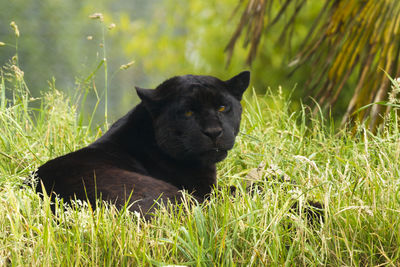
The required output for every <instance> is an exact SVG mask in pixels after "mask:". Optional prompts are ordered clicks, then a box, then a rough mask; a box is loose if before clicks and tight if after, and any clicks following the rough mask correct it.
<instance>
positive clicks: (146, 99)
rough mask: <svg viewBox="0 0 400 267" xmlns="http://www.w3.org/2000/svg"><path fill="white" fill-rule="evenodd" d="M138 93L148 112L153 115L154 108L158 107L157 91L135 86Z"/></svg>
mask: <svg viewBox="0 0 400 267" xmlns="http://www.w3.org/2000/svg"><path fill="white" fill-rule="evenodd" d="M135 89H136V93H137V95H138V96H139V98H140V100H142V102H143V104H144V106H145V107H146V108H147V110H148V111H150V112H151V113H152V111H154V108H155V107H156V106H157V105H156V104H155V103H156V91H155V90H153V89H143V88H140V87H137V86H135Z"/></svg>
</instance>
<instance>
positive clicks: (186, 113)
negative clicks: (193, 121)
mask: <svg viewBox="0 0 400 267" xmlns="http://www.w3.org/2000/svg"><path fill="white" fill-rule="evenodd" d="M192 115H193V111H191V110H188V111H186V112H185V116H186V117H190V116H192Z"/></svg>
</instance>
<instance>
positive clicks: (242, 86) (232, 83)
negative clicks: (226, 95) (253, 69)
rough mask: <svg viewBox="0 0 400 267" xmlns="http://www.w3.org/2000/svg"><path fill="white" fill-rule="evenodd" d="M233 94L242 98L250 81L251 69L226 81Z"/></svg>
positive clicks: (239, 98)
mask: <svg viewBox="0 0 400 267" xmlns="http://www.w3.org/2000/svg"><path fill="white" fill-rule="evenodd" d="M225 83H226V85H227V86H228V89H229V90H230V92H231V94H233V95H234V96H235V97H236V98H237V99H238V100H239V101H240V100H241V99H242V96H243V93H244V91H246V89H247V87H248V86H249V83H250V71H243V72H241V73H239V74H238V75H236V76H235V77H233V78H231V79H229V80H227V81H225Z"/></svg>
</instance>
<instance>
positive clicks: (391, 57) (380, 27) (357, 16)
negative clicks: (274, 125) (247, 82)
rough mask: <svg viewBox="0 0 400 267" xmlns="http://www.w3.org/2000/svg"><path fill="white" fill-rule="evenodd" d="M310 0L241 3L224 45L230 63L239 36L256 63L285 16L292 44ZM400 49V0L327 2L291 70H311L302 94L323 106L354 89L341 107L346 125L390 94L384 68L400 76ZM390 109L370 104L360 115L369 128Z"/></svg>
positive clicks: (287, 37)
mask: <svg viewBox="0 0 400 267" xmlns="http://www.w3.org/2000/svg"><path fill="white" fill-rule="evenodd" d="M277 2H279V3H281V4H279V3H277ZM306 2H307V1H306V0H286V1H273V0H242V1H240V4H239V6H238V7H237V8H236V12H237V11H238V10H240V9H241V8H242V9H243V10H242V15H241V19H240V22H239V23H238V25H237V28H236V30H235V32H234V33H233V35H232V37H231V40H230V42H229V43H228V45H227V46H226V51H227V54H228V64H229V61H230V59H231V57H232V54H233V51H234V48H235V44H236V43H237V41H238V40H239V37H240V36H241V35H244V46H245V47H247V48H248V56H247V63H248V64H249V65H250V64H252V63H253V62H255V61H257V54H258V53H259V50H260V49H262V47H261V48H260V42H261V40H262V37H263V35H264V34H265V33H267V32H269V31H270V30H271V28H272V27H273V26H274V25H275V24H276V23H277V22H279V21H281V20H285V23H284V27H283V30H282V32H281V35H280V38H279V41H280V43H285V42H290V40H291V38H293V36H294V35H295V31H294V29H295V28H294V26H295V24H296V19H298V17H299V15H300V14H301V11H302V10H303V8H304V7H305V6H306V5H308V3H306ZM321 2H322V1H321ZM277 5H279V6H280V8H279V9H278V10H277V9H276V8H275V7H276V6H277ZM243 7H244V8H243ZM399 53H400V1H398V0H387V1H381V0H366V1H361V0H325V2H324V5H322V6H321V7H320V8H319V14H318V16H317V17H316V19H315V20H314V23H313V25H312V26H311V27H310V28H309V30H308V34H307V35H306V37H305V38H304V40H303V42H302V44H301V45H300V46H299V48H298V50H297V55H296V56H295V57H294V58H292V60H291V61H290V62H289V64H288V67H290V68H292V73H293V72H294V71H297V70H298V69H300V68H303V67H305V66H307V67H308V68H310V72H309V75H308V76H309V77H308V79H307V82H306V85H305V89H304V95H305V96H311V97H313V98H315V99H316V100H317V101H318V104H319V105H320V106H321V107H322V108H323V109H324V110H326V109H328V108H330V107H332V106H335V104H336V103H337V102H338V100H339V99H340V98H341V97H343V96H345V95H348V94H349V93H351V98H349V100H348V102H347V108H346V110H345V111H339V112H340V113H341V114H342V115H343V119H342V124H343V123H344V122H346V121H348V120H349V119H350V118H351V117H352V114H353V113H354V112H355V111H357V110H358V109H359V108H361V107H363V106H365V105H367V104H369V103H371V102H379V101H382V100H385V99H386V98H387V95H388V90H389V88H390V81H389V79H388V77H386V74H385V72H386V73H387V74H389V75H390V76H392V77H397V76H399V75H400V64H399V63H400V61H399ZM346 85H350V86H348V87H347V88H348V90H349V92H344V90H343V89H344V88H346ZM315 110H316V109H315ZM387 111H388V108H386V109H383V108H382V106H380V105H372V106H371V107H370V108H369V109H364V110H362V111H361V112H359V113H357V117H358V118H359V119H366V118H369V120H370V122H369V123H370V128H375V126H376V125H377V124H378V123H379V121H380V119H379V118H380V116H379V115H380V114H382V113H384V112H387ZM368 115H369V116H368Z"/></svg>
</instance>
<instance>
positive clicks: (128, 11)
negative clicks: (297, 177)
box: [0, 0, 320, 121]
mask: <svg viewBox="0 0 400 267" xmlns="http://www.w3.org/2000/svg"><path fill="white" fill-rule="evenodd" d="M237 4H238V1H237V0H220V1H216V0H214V1H211V0H209V1H202V0H190V1H187V0H186V1H184V0H178V1H172V0H164V1H155V0H147V1H146V0H133V1H126V0H119V1H111V0H101V1H95V0H83V1H54V0H42V1H38V0H31V1H25V0H13V1H1V3H0V42H4V43H6V45H5V46H3V47H0V65H2V66H3V65H4V64H5V63H6V62H7V61H8V60H9V59H10V58H11V57H12V56H13V55H15V53H16V47H15V44H16V39H15V36H14V34H13V30H12V29H11V27H10V22H11V21H15V22H16V24H17V25H18V27H19V29H20V32H21V35H20V37H19V38H18V40H17V43H18V51H17V53H18V56H19V63H20V68H21V69H22V70H23V71H24V72H25V80H26V81H27V84H28V87H29V88H30V91H31V93H32V95H33V96H37V95H38V94H39V92H40V91H43V90H46V89H47V88H48V85H47V81H48V80H51V79H52V77H55V79H56V84H57V87H58V88H63V89H64V90H66V91H68V92H69V93H70V94H71V95H77V94H82V93H83V92H84V91H87V90H89V94H88V101H87V104H88V105H89V106H92V107H93V106H94V105H95V103H96V97H97V96H96V92H95V90H93V89H96V91H97V93H98V95H99V97H103V98H104V94H103V92H104V88H105V82H104V71H102V70H98V71H97V72H96V68H97V66H98V65H99V63H100V62H101V60H102V59H103V57H104V56H105V57H106V58H107V72H108V74H109V75H108V76H109V79H108V88H109V89H108V90H109V92H108V98H109V103H110V104H109V110H110V111H109V113H110V115H111V116H110V121H113V120H114V119H115V118H116V117H118V116H120V115H122V114H123V113H125V112H126V111H127V110H128V109H129V108H131V107H132V106H133V105H134V104H135V103H136V102H137V98H136V95H135V93H134V89H133V88H134V85H138V86H141V87H148V88H153V87H155V86H157V85H158V84H159V83H160V82H162V81H163V80H165V79H167V78H169V77H171V76H174V75H183V74H188V73H196V74H209V75H214V76H217V77H220V78H222V79H227V78H229V77H230V76H232V75H234V74H236V73H238V72H240V71H242V70H243V69H246V68H248V67H247V66H246V65H245V60H246V56H247V53H246V50H245V49H244V48H243V47H236V49H235V55H234V57H233V58H232V61H231V63H230V65H229V66H228V67H227V65H226V54H225V53H224V49H225V46H226V44H227V43H228V41H229V38H230V36H231V34H232V32H233V31H234V30H235V27H236V25H237V22H238V21H237V20H238V18H237V17H238V16H233V12H234V9H235V7H236V5H237ZM319 6H320V4H319V3H310V4H309V5H307V7H305V10H304V11H303V12H302V14H301V16H299V17H298V19H297V20H298V21H297V22H296V26H295V27H294V31H293V33H292V38H291V43H290V44H289V45H285V46H282V45H280V43H279V41H280V39H279V38H280V36H279V35H280V32H281V29H280V27H282V26H283V25H284V23H285V20H282V22H279V23H278V24H277V25H276V27H275V29H276V30H272V31H269V33H268V35H267V36H266V37H265V38H263V42H264V44H263V47H264V48H265V49H263V50H262V51H260V53H259V54H258V57H259V60H257V62H255V63H254V64H253V66H252V85H254V87H255V88H257V90H258V91H260V92H261V91H265V90H266V88H267V87H269V86H271V87H272V88H277V87H278V85H282V86H283V88H286V89H287V90H288V92H291V90H292V89H293V88H294V87H295V85H296V84H297V83H299V84H300V85H301V84H302V83H303V81H304V80H305V79H306V77H307V76H308V75H309V73H308V72H307V70H303V71H302V72H296V76H293V77H292V78H291V79H290V80H288V79H287V76H286V75H287V74H288V73H289V72H290V69H289V68H287V67H286V63H287V62H288V59H290V58H291V57H292V56H293V55H294V54H293V53H294V52H292V51H293V47H296V46H298V45H299V44H300V41H301V40H302V38H304V36H305V35H306V33H307V29H308V27H309V25H311V22H312V20H313V19H314V18H315V16H316V15H317V14H318V7H319ZM316 7H317V8H316ZM278 8H279V6H276V9H277V10H278ZM96 12H100V13H102V14H103V16H104V21H103V22H101V21H99V20H91V19H90V18H89V16H90V15H91V14H93V13H96ZM112 23H114V24H115V25H116V26H115V27H114V28H112V29H109V26H110V25H111V24H112ZM104 41H105V42H104ZM104 45H105V50H103V49H104V47H103V46H104ZM104 51H105V52H106V53H105V55H103V52H104ZM132 61H134V64H132V66H130V67H129V68H127V69H124V68H122V69H121V66H122V65H123V64H127V63H128V62H132ZM101 68H104V65H103V66H101ZM91 74H94V75H93V76H91ZM88 77H89V78H88ZM296 90H297V91H298V90H301V86H299V87H298V88H297V89H296ZM102 108H103V107H102V105H100V106H99V110H98V113H99V114H102V112H101V109H102ZM88 110H91V109H90V108H89V109H88Z"/></svg>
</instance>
